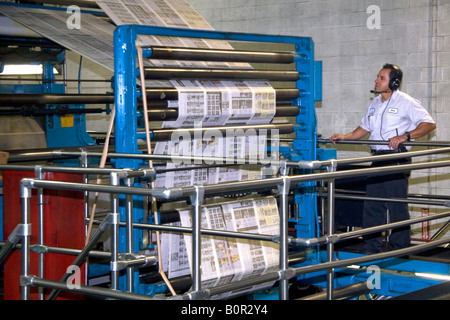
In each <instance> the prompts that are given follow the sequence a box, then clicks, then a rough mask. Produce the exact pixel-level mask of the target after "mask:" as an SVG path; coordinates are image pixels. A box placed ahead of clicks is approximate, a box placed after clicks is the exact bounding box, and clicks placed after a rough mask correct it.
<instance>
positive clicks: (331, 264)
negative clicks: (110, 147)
mask: <svg viewBox="0 0 450 320" xmlns="http://www.w3.org/2000/svg"><path fill="white" fill-rule="evenodd" d="M449 151H450V148H440V149H434V150H427V151H416V152H410V153H408V156H410V157H414V156H422V155H425V154H437V153H447V152H449ZM93 155H94V156H95V155H96V154H95V153H94V154H93ZM110 156H116V155H110ZM117 156H120V157H127V156H129V157H137V155H135V154H133V155H124V154H120V155H117ZM400 156H404V155H398V154H394V155H382V156H374V157H363V158H355V159H343V160H329V161H322V162H321V161H311V162H301V163H299V162H296V163H292V162H289V161H280V162H279V163H278V165H280V172H281V175H280V176H278V177H274V178H267V179H263V180H255V181H241V182H229V183H223V184H215V185H205V186H192V187H183V188H170V189H163V188H155V189H147V188H139V187H131V186H119V185H117V183H113V184H112V185H100V184H91V183H73V182H72V183H71V182H60V181H47V180H41V179H38V178H36V179H32V178H25V179H23V180H22V182H21V186H20V194H21V202H22V223H21V224H20V225H18V226H17V228H16V230H15V231H14V232H13V233H12V234H11V235H10V238H8V241H7V242H6V244H3V246H2V249H1V251H0V262H2V261H3V259H4V258H5V257H6V255H7V254H8V252H9V251H10V250H12V249H13V247H14V245H15V244H16V243H18V242H19V241H20V242H21V243H20V250H21V257H22V265H21V269H22V270H21V283H20V285H21V286H22V287H21V296H22V298H23V299H28V298H29V290H30V287H31V286H38V287H48V288H53V289H54V290H53V292H52V294H51V296H50V297H54V296H56V295H57V293H58V292H59V290H68V287H67V285H66V283H65V281H66V280H67V276H68V275H65V276H64V277H63V279H61V281H53V280H47V279H44V278H43V277H40V276H35V275H31V274H30V267H29V264H30V260H29V255H30V250H31V248H32V244H31V243H30V232H31V231H30V230H31V226H30V197H31V193H32V192H31V191H32V190H33V189H59V190H73V191H84V192H99V193H108V194H111V195H114V197H113V198H114V199H117V198H116V197H117V195H119V194H123V195H141V196H149V197H154V198H156V199H157V200H163V201H172V200H180V199H190V202H191V204H192V206H193V207H194V215H193V226H192V228H187V227H169V226H162V225H150V224H148V225H147V224H146V225H143V224H133V225H132V227H131V225H130V224H128V229H130V228H131V229H133V228H142V229H147V230H160V231H170V232H181V233H191V234H192V237H193V242H192V248H191V250H192V252H193V269H192V270H193V272H192V281H193V286H192V290H190V291H189V292H187V293H185V294H182V295H180V296H177V297H172V298H168V299H174V298H175V299H185V300H190V299H209V298H210V297H211V296H213V295H216V294H220V293H223V292H227V291H230V290H234V289H236V288H244V287H246V286H249V285H253V284H260V283H265V282H268V281H279V283H280V299H282V300H286V299H289V296H288V281H289V280H290V279H292V278H294V277H297V276H299V275H301V274H307V273H311V272H317V271H325V270H327V272H328V274H327V298H328V299H332V298H333V292H334V290H333V289H334V288H333V277H334V273H333V269H334V268H341V267H345V266H348V265H354V264H361V263H367V262H371V261H375V260H380V259H387V258H392V257H398V256H404V255H407V254H412V253H418V252H422V251H426V250H429V249H431V248H435V247H437V246H441V245H443V244H446V243H449V242H450V238H449V237H447V238H443V239H439V240H435V241H432V242H429V243H425V244H420V245H416V246H412V247H409V248H405V249H400V250H394V251H390V252H385V253H379V254H374V255H370V256H362V257H357V258H352V259H346V260H339V261H335V260H334V253H335V252H334V245H335V244H336V243H338V242H340V241H343V240H347V239H350V238H353V237H359V236H361V235H363V234H368V233H372V232H377V231H380V230H386V229H391V228H395V227H399V226H401V225H402V226H403V225H409V224H414V223H417V222H421V221H428V220H433V219H441V218H446V217H448V216H450V212H444V213H440V214H435V215H430V216H427V217H421V218H416V219H410V220H407V221H402V222H397V223H389V224H385V225H382V226H378V227H373V228H368V229H362V230H358V231H352V232H346V233H340V234H335V233H334V225H333V224H334V211H333V208H334V180H335V179H339V178H348V177H358V176H369V175H373V174H377V173H379V172H380V168H367V169H355V170H345V171H338V172H336V171H334V170H335V168H337V167H338V166H339V165H342V164H349V163H361V162H366V161H382V160H387V159H395V158H398V157H400ZM140 157H141V158H144V159H146V158H147V157H152V156H145V155H140ZM369 158H370V160H369ZM291 166H303V167H308V168H315V169H319V168H328V171H327V172H318V173H311V174H304V175H289V174H288V170H286V168H289V167H291ZM447 166H450V161H448V160H443V161H429V162H423V163H413V164H407V165H402V166H390V167H383V168H382V169H381V170H382V172H383V173H384V174H386V173H394V172H405V171H412V170H420V169H428V168H440V167H447ZM13 167H14V169H19V168H20V167H21V166H13ZM25 167H27V168H28V169H29V168H30V167H29V166H23V167H22V168H23V169H24V170H25ZM11 168H12V167H11V166H10V165H6V166H1V167H0V169H1V170H8V169H11ZM40 170H57V171H59V170H61V171H65V172H68V171H70V172H74V171H77V172H83V173H85V174H87V173H92V174H100V173H101V174H110V175H111V180H112V181H117V178H118V177H119V176H121V177H124V178H128V177H132V176H149V175H150V176H151V175H153V174H154V172H153V171H151V172H148V171H146V170H126V169H123V170H116V169H96V168H67V167H48V168H47V167H39V170H37V171H36V172H40ZM321 180H324V181H328V212H327V229H326V233H325V234H324V235H322V236H318V237H317V238H311V239H303V238H295V237H291V236H289V235H288V232H287V230H288V229H287V226H288V218H289V212H288V211H289V209H288V207H289V205H288V197H289V191H290V189H291V187H292V186H293V185H295V184H298V183H301V182H308V181H321ZM267 188H269V189H270V188H273V189H278V191H279V211H280V236H279V237H274V236H268V235H258V234H246V233H240V232H226V231H218V230H205V229H201V227H200V215H201V207H202V205H203V201H204V199H205V198H206V197H211V196H214V195H217V194H224V193H227V192H236V191H239V190H242V191H258V190H261V189H267ZM442 204H443V205H445V206H448V205H449V203H448V202H444V203H442ZM127 223H128V222H125V223H122V222H120V221H119V219H118V212H117V206H115V205H114V201H113V204H112V210H111V213H109V214H108V216H107V217H106V218H105V219H104V220H103V221H102V222H101V225H100V227H99V230H98V232H97V234H95V235H94V236H93V237H92V239H91V240H90V241H89V242H88V244H87V245H86V246H85V248H83V249H82V250H81V251H78V252H76V254H77V258H76V259H75V261H74V264H75V265H79V264H80V263H82V262H83V260H84V259H85V258H86V257H87V256H88V255H89V253H90V252H91V251H92V249H93V247H94V244H95V243H96V241H97V240H98V239H99V237H100V236H101V235H102V234H103V233H104V232H105V231H106V230H107V229H108V228H110V227H111V228H112V230H113V245H112V252H111V254H110V257H111V275H112V277H111V279H112V280H111V281H112V289H114V288H116V287H117V271H118V270H119V268H120V265H121V263H120V261H119V254H120V253H119V252H118V246H117V241H118V237H117V230H118V228H119V227H120V226H126V225H127ZM202 234H210V235H216V236H223V237H236V238H245V239H257V240H261V241H271V242H276V243H278V244H279V246H280V266H279V270H277V271H276V272H271V273H267V274H264V275H262V276H259V277H256V278H250V279H247V280H245V281H239V282H236V283H230V284H227V285H223V286H218V287H214V288H207V289H204V288H202V286H201V273H200V263H201V262H200V261H201V251H200V247H201V245H200V244H201V241H200V239H201V236H202ZM40 245H42V246H44V244H43V243H40ZM294 245H296V246H301V247H312V246H316V245H326V247H327V259H328V261H327V262H325V263H319V264H316V265H310V266H298V267H290V266H289V263H288V255H289V252H288V251H289V246H294ZM55 250H56V249H55ZM63 251H64V250H63ZM72 253H73V252H72ZM92 254H95V253H92ZM151 263H155V260H154V257H136V256H134V257H132V259H130V260H128V263H126V264H125V265H126V266H125V267H130V266H134V265H139V264H151ZM70 290H74V291H77V292H81V293H85V294H94V295H101V296H105V297H115V298H120V299H161V298H159V297H157V298H154V297H148V296H142V295H138V294H135V293H130V292H117V290H106V289H103V288H96V287H90V286H79V287H77V288H72V289H70Z"/></svg>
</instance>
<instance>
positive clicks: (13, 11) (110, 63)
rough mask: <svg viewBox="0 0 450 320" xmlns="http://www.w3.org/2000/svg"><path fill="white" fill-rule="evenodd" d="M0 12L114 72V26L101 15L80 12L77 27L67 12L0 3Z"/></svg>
mask: <svg viewBox="0 0 450 320" xmlns="http://www.w3.org/2000/svg"><path fill="white" fill-rule="evenodd" d="M0 13H2V14H4V15H5V16H7V17H9V18H10V19H12V20H14V21H16V22H17V23H20V24H21V25H23V26H25V27H27V28H29V29H31V30H33V31H34V32H36V33H38V34H40V35H41V36H43V37H45V38H48V39H50V40H52V41H54V42H56V43H58V44H60V45H61V46H63V47H65V48H67V49H70V50H72V51H74V52H76V53H78V54H80V55H82V56H83V57H86V58H88V59H90V60H92V61H94V62H96V63H98V64H100V65H102V66H104V67H105V68H107V69H108V70H111V71H114V30H115V26H114V25H112V24H110V23H108V22H106V21H105V20H104V19H102V18H101V17H98V16H95V15H93V14H88V13H82V12H80V19H79V22H80V25H79V27H80V28H72V26H71V23H70V17H71V13H70V12H69V13H68V12H66V10H47V9H36V8H29V7H22V6H21V7H16V6H9V5H0Z"/></svg>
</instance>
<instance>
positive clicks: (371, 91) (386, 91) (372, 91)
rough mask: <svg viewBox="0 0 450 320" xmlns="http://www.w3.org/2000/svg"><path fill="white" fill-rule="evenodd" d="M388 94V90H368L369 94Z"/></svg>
mask: <svg viewBox="0 0 450 320" xmlns="http://www.w3.org/2000/svg"><path fill="white" fill-rule="evenodd" d="M388 92H391V91H390V90H385V91H375V90H370V93H376V94H379V93H388Z"/></svg>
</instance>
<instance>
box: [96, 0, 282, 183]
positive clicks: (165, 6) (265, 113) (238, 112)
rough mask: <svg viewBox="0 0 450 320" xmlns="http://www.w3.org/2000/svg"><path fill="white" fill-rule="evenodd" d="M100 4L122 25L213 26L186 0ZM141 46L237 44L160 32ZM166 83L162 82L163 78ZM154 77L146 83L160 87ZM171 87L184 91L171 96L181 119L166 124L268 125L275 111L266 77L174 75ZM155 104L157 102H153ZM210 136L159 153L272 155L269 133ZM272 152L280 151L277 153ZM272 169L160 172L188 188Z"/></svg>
mask: <svg viewBox="0 0 450 320" xmlns="http://www.w3.org/2000/svg"><path fill="white" fill-rule="evenodd" d="M96 2H97V4H98V5H99V6H100V7H101V8H102V9H103V11H104V12H105V13H106V14H107V15H108V16H109V17H110V18H111V19H112V20H113V21H114V23H115V24H117V25H124V24H142V25H152V26H164V27H175V28H191V29H206V30H213V28H212V27H211V26H210V25H209V24H208V23H207V22H206V20H204V19H203V18H202V17H201V16H200V15H199V14H198V12H197V11H196V10H194V9H193V8H192V7H191V6H190V5H189V4H188V3H187V2H186V1H184V0H132V1H131V0H98V1H96ZM137 44H138V45H141V46H152V45H156V46H169V47H197V48H214V49H228V50H231V49H233V47H232V46H231V45H230V44H229V43H228V42H226V41H222V40H211V39H193V38H175V37H158V36H148V35H138V39H137ZM146 65H151V66H164V67H198V68H208V67H209V68H210V67H219V68H248V69H251V66H250V65H249V64H247V63H225V62H198V61H168V60H151V61H146ZM158 83H159V85H162V82H161V81H159V82H158ZM154 85H155V83H154V81H152V82H149V83H148V84H147V83H146V86H148V87H150V86H154ZM168 85H169V86H172V87H174V88H176V89H177V91H178V100H177V101H169V108H177V109H178V119H177V120H175V121H164V122H163V124H162V127H163V128H193V127H196V128H206V127H214V126H224V125H259V124H268V123H270V122H271V121H272V119H273V117H274V115H275V108H276V95H275V90H274V89H273V88H272V87H271V86H270V85H269V84H268V83H267V82H265V81H244V80H230V81H218V80H170V81H169V84H168ZM149 108H151V102H150V105H149ZM271 134H272V139H271V141H272V143H273V147H276V145H277V144H278V142H277V140H276V132H271ZM206 135H207V137H205V136H201V137H199V138H198V137H194V138H191V137H189V138H188V141H186V139H184V140H183V141H180V139H172V140H171V141H164V142H157V143H156V145H155V148H154V150H153V153H154V154H162V155H183V156H209V157H226V158H228V159H231V160H236V159H252V160H261V159H265V160H266V161H268V160H267V159H268V158H269V157H268V156H267V154H266V150H267V145H266V142H267V133H265V132H263V133H259V134H257V133H256V131H251V130H247V131H246V132H243V134H235V135H233V134H231V135H230V136H228V137H226V134H225V133H223V134H221V135H218V134H216V135H215V136H212V134H210V133H207V134H206ZM272 156H275V157H276V156H277V155H276V153H273V154H272ZM179 167H180V163H179V162H172V163H167V165H166V168H168V169H173V168H179ZM264 170H267V169H266V168H256V167H255V166H239V167H235V168H230V167H227V168H224V167H222V168H220V167H216V168H211V169H194V170H188V171H182V172H180V171H177V172H173V171H172V172H169V173H165V174H162V175H159V176H158V177H157V179H156V182H155V185H156V186H157V187H167V188H169V187H184V186H191V185H194V184H200V185H203V184H207V183H218V182H227V181H243V180H250V179H258V178H261V177H262V176H263V175H264V173H265V171H264Z"/></svg>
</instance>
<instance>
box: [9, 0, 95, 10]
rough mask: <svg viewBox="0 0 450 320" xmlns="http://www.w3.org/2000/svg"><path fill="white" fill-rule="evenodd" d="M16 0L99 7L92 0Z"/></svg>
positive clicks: (40, 3)
mask: <svg viewBox="0 0 450 320" xmlns="http://www.w3.org/2000/svg"><path fill="white" fill-rule="evenodd" d="M18 2H24V3H30V2H32V3H36V4H39V5H42V4H57V5H60V6H71V5H77V6H79V7H83V8H95V9H99V6H98V5H97V3H96V2H95V1H94V0H27V1H18Z"/></svg>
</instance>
